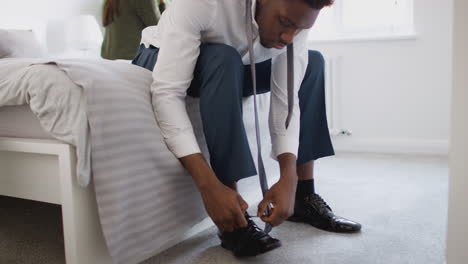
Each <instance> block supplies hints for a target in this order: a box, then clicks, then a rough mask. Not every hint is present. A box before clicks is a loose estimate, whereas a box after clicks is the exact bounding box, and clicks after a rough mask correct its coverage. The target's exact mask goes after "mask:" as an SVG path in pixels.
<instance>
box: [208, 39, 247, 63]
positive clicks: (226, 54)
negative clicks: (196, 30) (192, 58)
mask: <svg viewBox="0 0 468 264" xmlns="http://www.w3.org/2000/svg"><path fill="white" fill-rule="evenodd" d="M200 58H202V59H203V60H206V61H209V63H210V64H213V63H214V64H218V65H219V64H222V65H226V66H235V67H237V66H243V63H242V58H241V56H240V54H239V52H238V51H237V50H236V49H235V48H233V47H231V46H229V45H226V44H202V45H201V47H200Z"/></svg>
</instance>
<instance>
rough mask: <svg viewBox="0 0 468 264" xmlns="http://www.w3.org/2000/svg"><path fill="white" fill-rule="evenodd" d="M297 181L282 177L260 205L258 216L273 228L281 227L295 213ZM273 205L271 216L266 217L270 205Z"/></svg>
mask: <svg viewBox="0 0 468 264" xmlns="http://www.w3.org/2000/svg"><path fill="white" fill-rule="evenodd" d="M296 185H297V180H294V179H291V178H286V177H281V179H280V180H279V181H278V182H277V183H276V184H274V185H273V186H272V187H271V189H269V190H268V191H267V192H266V193H265V197H264V198H263V200H262V201H261V202H260V204H259V205H258V213H257V216H258V217H260V218H261V219H262V221H263V222H267V223H270V224H271V225H272V226H278V225H280V224H281V223H282V222H283V221H284V220H286V218H288V217H290V216H291V215H292V214H293V213H294V197H295V194H296ZM270 203H271V204H273V208H272V209H271V210H270V216H264V213H265V211H266V209H267V206H268V204H270Z"/></svg>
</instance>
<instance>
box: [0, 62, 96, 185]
mask: <svg viewBox="0 0 468 264" xmlns="http://www.w3.org/2000/svg"><path fill="white" fill-rule="evenodd" d="M44 62H46V61H45V60H44V59H34V60H33V59H2V60H0V107H2V106H14V105H25V104H28V105H29V106H30V108H31V110H32V112H33V113H34V114H35V115H36V116H37V118H38V119H39V122H40V124H41V126H42V128H43V129H44V130H45V131H46V132H49V133H50V134H51V135H52V136H53V137H54V138H56V139H58V140H60V141H63V142H65V143H68V144H71V145H73V146H75V147H76V154H77V168H76V170H77V180H78V183H79V184H80V185H82V186H86V185H87V184H88V183H89V182H90V179H91V148H90V141H89V140H88V133H89V128H88V122H87V117H86V102H85V98H84V95H83V89H81V88H80V87H78V86H77V85H76V84H74V83H73V82H72V81H71V80H70V78H69V77H68V76H67V75H66V74H65V73H64V72H63V71H62V70H60V69H58V68H57V67H56V66H55V65H43V64H38V65H33V64H35V63H44ZM2 125H3V126H5V125H8V124H2Z"/></svg>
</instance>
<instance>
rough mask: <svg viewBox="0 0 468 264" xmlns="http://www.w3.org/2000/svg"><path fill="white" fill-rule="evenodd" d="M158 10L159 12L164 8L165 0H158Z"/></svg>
mask: <svg viewBox="0 0 468 264" xmlns="http://www.w3.org/2000/svg"><path fill="white" fill-rule="evenodd" d="M158 2H159V11H160V12H161V14H162V13H163V12H164V10H166V1H165V0H159V1H158Z"/></svg>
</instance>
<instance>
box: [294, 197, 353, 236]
mask: <svg viewBox="0 0 468 264" xmlns="http://www.w3.org/2000/svg"><path fill="white" fill-rule="evenodd" d="M288 221H292V222H303V223H308V224H310V225H312V226H314V227H316V228H319V229H322V230H326V231H331V232H337V233H353V232H359V231H360V230H361V224H359V223H356V222H353V221H351V220H348V219H346V218H343V217H339V216H336V215H335V214H334V213H333V211H332V209H331V208H330V206H328V204H327V203H326V202H325V201H324V200H323V199H322V197H320V195H318V194H315V193H311V194H309V195H307V196H305V197H304V198H302V199H298V198H296V202H295V205H294V214H293V215H292V216H291V217H289V218H288Z"/></svg>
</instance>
